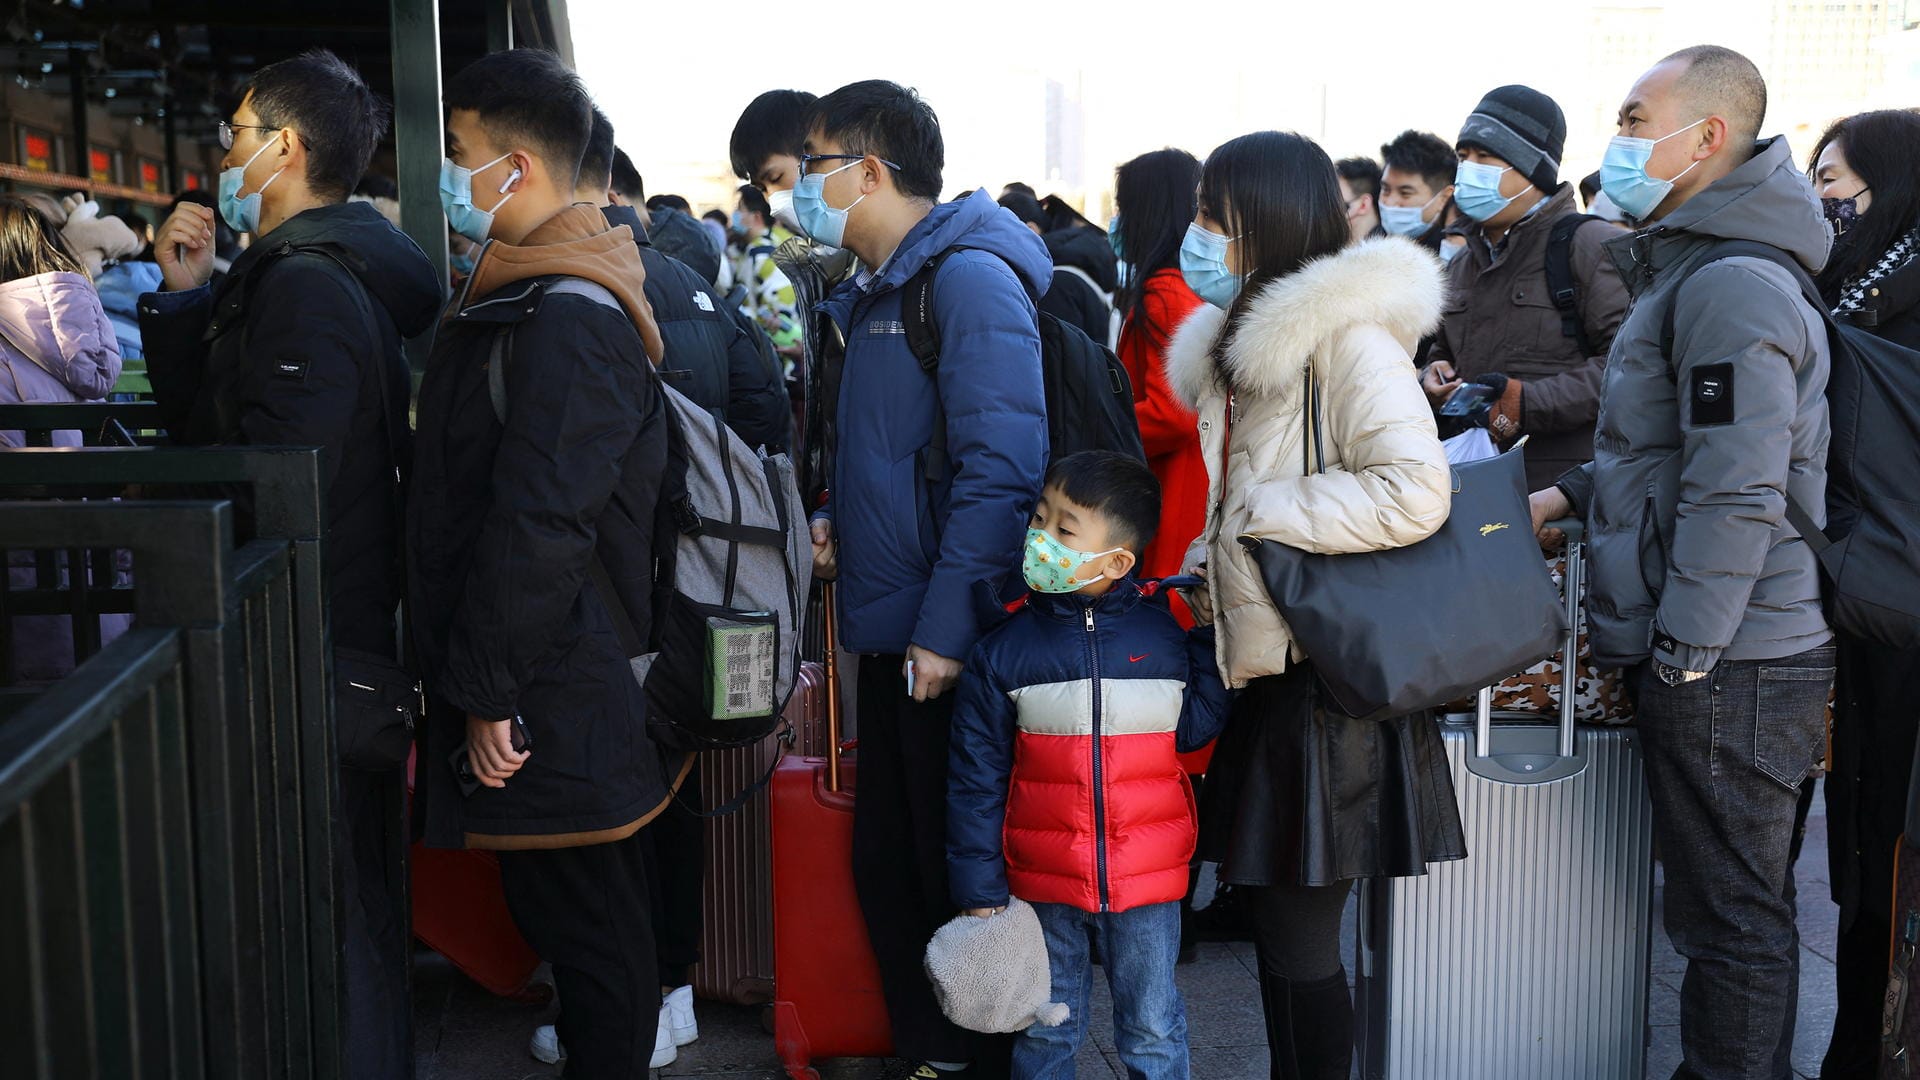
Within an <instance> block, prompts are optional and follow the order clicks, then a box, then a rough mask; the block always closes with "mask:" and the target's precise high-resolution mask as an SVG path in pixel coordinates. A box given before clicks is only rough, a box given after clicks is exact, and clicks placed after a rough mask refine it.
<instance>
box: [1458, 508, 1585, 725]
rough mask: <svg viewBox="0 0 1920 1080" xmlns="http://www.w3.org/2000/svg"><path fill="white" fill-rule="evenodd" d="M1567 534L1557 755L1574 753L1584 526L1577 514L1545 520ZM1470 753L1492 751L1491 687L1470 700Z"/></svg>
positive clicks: (1563, 575) (1482, 689) (1583, 569)
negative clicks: (1471, 751) (1471, 726)
mask: <svg viewBox="0 0 1920 1080" xmlns="http://www.w3.org/2000/svg"><path fill="white" fill-rule="evenodd" d="M1548 524H1549V525H1550V526H1551V527H1552V528H1555V529H1559V530H1560V531H1561V532H1562V533H1564V534H1566V538H1567V568H1566V571H1565V572H1564V573H1562V574H1561V575H1560V586H1561V600H1562V602H1563V603H1564V604H1565V605H1566V613H1567V640H1566V643H1565V644H1564V645H1562V646H1561V650H1560V756H1561V757H1563V758H1570V757H1572V756H1573V753H1574V727H1573V717H1574V705H1575V702H1574V691H1575V689H1576V685H1577V683H1578V680H1579V666H1578V664H1577V663H1576V661H1577V660H1578V659H1579V650H1580V596H1581V594H1582V593H1583V592H1585V591H1586V576H1587V567H1586V558H1585V555H1586V545H1585V541H1586V526H1585V524H1584V523H1583V522H1581V521H1580V519H1578V518H1563V519H1561V520H1559V521H1554V522H1549V523H1548ZM1473 754H1474V756H1475V757H1482V758H1484V757H1491V756H1492V754H1493V687H1491V686H1483V687H1481V688H1480V693H1479V695H1478V697H1477V699H1476V701H1475V703H1474V718H1473Z"/></svg>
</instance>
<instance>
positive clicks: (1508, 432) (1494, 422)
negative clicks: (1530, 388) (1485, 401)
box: [1473, 372, 1526, 449]
mask: <svg viewBox="0 0 1920 1080" xmlns="http://www.w3.org/2000/svg"><path fill="white" fill-rule="evenodd" d="M1473 381H1474V382H1476V383H1478V384H1480V385H1481V386H1484V387H1486V388H1487V389H1489V390H1491V391H1493V394H1494V398H1493V401H1492V403H1491V404H1490V405H1489V406H1488V408H1487V431H1488V432H1489V433H1491V434H1492V435H1493V438H1494V441H1495V442H1498V443H1499V444H1500V446H1501V447H1502V448H1503V449H1504V448H1506V447H1510V446H1512V445H1513V442H1514V440H1515V439H1518V438H1519V437H1520V432H1521V429H1522V428H1523V427H1524V426H1525V421H1526V405H1525V404H1524V402H1523V401H1522V387H1523V385H1524V384H1523V383H1521V381H1520V380H1519V379H1512V378H1508V377H1507V376H1505V375H1502V374H1499V373H1498V372H1495V373H1494V374H1491V375H1482V376H1480V377H1478V378H1476V379H1474V380H1473Z"/></svg>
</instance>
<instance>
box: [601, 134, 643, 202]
mask: <svg viewBox="0 0 1920 1080" xmlns="http://www.w3.org/2000/svg"><path fill="white" fill-rule="evenodd" d="M612 172H613V181H612V183H610V184H609V185H608V186H609V187H611V188H612V189H613V190H614V191H617V192H619V193H620V197H621V198H623V199H625V200H627V201H628V202H630V203H644V202H646V201H647V185H646V183H645V182H644V181H642V180H641V179H640V170H639V169H636V168H634V167H633V159H632V158H630V157H628V156H627V152H626V151H625V150H622V149H620V148H619V147H617V146H616V147H614V150H613V170H612Z"/></svg>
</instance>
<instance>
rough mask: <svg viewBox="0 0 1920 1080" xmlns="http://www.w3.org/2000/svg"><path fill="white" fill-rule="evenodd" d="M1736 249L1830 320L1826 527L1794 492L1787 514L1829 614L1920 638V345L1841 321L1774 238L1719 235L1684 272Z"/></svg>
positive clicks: (1666, 344)
mask: <svg viewBox="0 0 1920 1080" xmlns="http://www.w3.org/2000/svg"><path fill="white" fill-rule="evenodd" d="M1736 256H1747V257H1750V258H1756V259H1765V260H1767V261H1768V262H1771V263H1774V264H1775V265H1777V266H1780V267H1783V268H1785V269H1786V270H1787V271H1788V272H1789V273H1791V274H1792V275H1793V277H1794V280H1795V281H1798V282H1799V283H1800V291H1801V293H1802V295H1804V296H1805V298H1806V301H1807V303H1809V304H1812V305H1813V308H1814V310H1815V311H1818V312H1819V313H1820V318H1821V320H1822V321H1823V322H1825V323H1826V326H1827V338H1828V341H1829V342H1830V343H1831V347H1832V352H1833V365H1832V372H1831V374H1830V375H1829V377H1828V380H1827V410H1828V415H1829V419H1830V422H1831V424H1832V427H1833V441H1832V443H1831V444H1830V445H1829V447H1828V449H1827V527H1826V529H1825V530H1822V529H1819V528H1817V527H1815V525H1814V524H1813V519H1812V517H1811V516H1810V515H1809V514H1808V513H1807V511H1806V508H1805V507H1803V506H1801V505H1799V503H1797V502H1795V501H1794V499H1793V497H1792V496H1791V495H1789V496H1787V521H1788V523H1789V524H1791V525H1792V526H1793V528H1794V530H1795V531H1796V532H1798V533H1799V534H1800V536H1801V537H1802V538H1803V539H1804V540H1806V542H1807V545H1808V546H1809V547H1811V548H1812V549H1813V552H1814V556H1815V557H1816V558H1817V559H1819V561H1820V568H1821V571H1822V572H1823V574H1824V576H1825V577H1826V585H1827V588H1826V597H1825V599H1826V613H1827V621H1828V622H1830V623H1832V624H1833V625H1834V627H1835V628H1837V629H1839V630H1842V631H1844V632H1846V633H1848V634H1852V635H1854V636H1855V637H1862V638H1867V639H1870V640H1873V641H1877V642H1880V643H1881V644H1883V645H1887V646H1890V647H1892V648H1896V649H1912V648H1915V647H1920V501H1915V499H1914V496H1913V488H1914V478H1915V477H1920V352H1916V351H1914V350H1913V349H1909V348H1906V347H1905V346H1903V345H1897V344H1895V343H1894V342H1891V341H1888V340H1886V339H1885V338H1882V337H1878V336H1876V335H1874V334H1873V333H1871V332H1869V331H1867V330H1864V329H1861V328H1860V327H1857V326H1849V325H1847V324H1845V323H1840V322H1836V321H1834V319H1833V317H1832V316H1831V315H1830V314H1828V312H1827V305H1826V302H1825V301H1823V300H1822V299H1821V298H1820V290H1819V287H1818V286H1816V285H1815V284H1814V283H1813V279H1812V278H1811V277H1809V276H1808V275H1807V272H1806V270H1805V269H1803V268H1802V267H1801V266H1800V264H1799V262H1798V261H1796V260H1795V259H1794V258H1793V256H1791V255H1789V254H1787V253H1786V252H1784V251H1782V250H1780V249H1779V248H1777V247H1774V246H1773V245H1771V244H1762V243H1759V242H1756V241H1751V240H1730V241H1727V242H1724V243H1721V244H1719V245H1717V246H1715V247H1714V248H1712V249H1711V250H1709V251H1708V252H1707V253H1706V255H1705V256H1704V257H1702V258H1701V259H1700V260H1699V261H1698V262H1696V263H1694V265H1693V266H1692V267H1690V268H1688V270H1687V273H1688V274H1689V275H1691V274H1694V273H1698V272H1699V271H1700V269H1701V268H1702V267H1705V266H1709V265H1712V264H1713V263H1716V262H1719V261H1720V260H1722V259H1731V258H1734V257H1736ZM1684 283H1685V282H1684V280H1683V281H1682V284H1684ZM1678 288H1679V287H1678V286H1676V287H1675V293H1674V296H1675V298H1676V299H1677V295H1678ZM1677 306H1678V305H1677V304H1675V303H1669V304H1668V306H1667V312H1666V315H1665V317H1664V321H1663V322H1662V325H1661V331H1660V352H1661V355H1662V356H1664V357H1665V358H1666V360H1667V369H1668V375H1669V376H1672V375H1673V374H1674V372H1673V341H1674V318H1675V314H1674V309H1675V307H1677Z"/></svg>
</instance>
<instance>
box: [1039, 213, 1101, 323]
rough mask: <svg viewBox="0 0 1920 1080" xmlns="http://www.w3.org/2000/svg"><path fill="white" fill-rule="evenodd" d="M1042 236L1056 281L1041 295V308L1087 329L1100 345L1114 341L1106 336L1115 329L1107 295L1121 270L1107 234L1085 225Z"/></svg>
mask: <svg viewBox="0 0 1920 1080" xmlns="http://www.w3.org/2000/svg"><path fill="white" fill-rule="evenodd" d="M1040 239H1041V240H1043V241H1045V242H1046V245H1047V254H1049V255H1051V256H1053V267H1054V269H1053V284H1052V285H1051V286H1049V287H1048V289H1047V294H1046V295H1045V296H1042V297H1041V298H1040V310H1041V311H1044V312H1046V313H1048V314H1050V315H1052V316H1053V317H1054V318H1056V319H1059V320H1060V321H1061V322H1064V323H1068V324H1070V325H1073V326H1077V327H1079V328H1080V329H1082V330H1085V331H1086V332H1087V336H1088V337H1090V338H1092V339H1093V340H1094V341H1095V342H1098V343H1099V344H1101V345H1111V344H1112V343H1111V342H1109V341H1108V340H1107V338H1108V336H1109V335H1110V334H1111V333H1112V319H1113V304H1112V303H1111V302H1110V301H1109V300H1108V297H1110V296H1112V295H1113V290H1114V287H1115V286H1116V285H1117V284H1118V283H1119V271H1118V269H1117V268H1116V267H1115V265H1114V258H1113V245H1112V243H1111V242H1110V241H1108V239H1107V234H1106V233H1104V232H1102V231H1101V230H1099V229H1093V228H1087V227H1085V226H1082V227H1080V228H1074V229H1060V230H1057V231H1055V232H1050V233H1048V234H1046V235H1045V236H1043V237H1041V238H1040ZM1067 267H1073V270H1078V271H1080V273H1078V274H1076V273H1074V272H1073V270H1068V269H1066V268H1067ZM1083 274H1084V275H1085V276H1084V277H1083V276H1081V275H1083ZM1088 278H1092V279H1093V284H1092V285H1089V284H1087V279H1088ZM1095 286H1098V288H1096V287H1095ZM1102 293H1105V294H1106V295H1104V296H1103V295H1101V294H1102Z"/></svg>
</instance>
